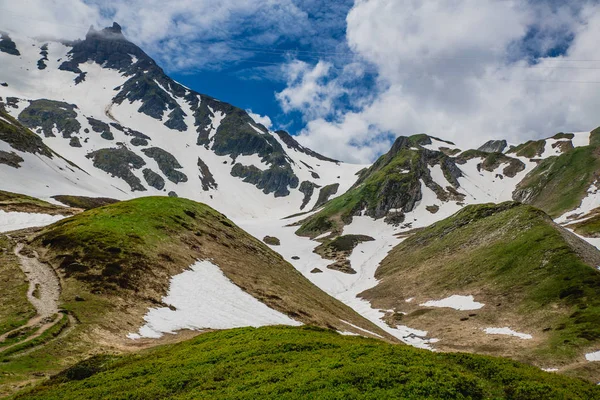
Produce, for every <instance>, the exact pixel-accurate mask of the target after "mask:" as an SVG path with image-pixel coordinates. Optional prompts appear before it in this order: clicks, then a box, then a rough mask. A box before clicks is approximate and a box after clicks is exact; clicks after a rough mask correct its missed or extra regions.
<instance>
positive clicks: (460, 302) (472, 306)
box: [419, 294, 485, 311]
mask: <svg viewBox="0 0 600 400" xmlns="http://www.w3.org/2000/svg"><path fill="white" fill-rule="evenodd" d="M419 305H420V306H423V307H440V308H454V309H455V310H461V311H465V310H479V309H480V308H481V307H483V306H484V305H485V304H483V303H478V302H476V301H475V299H474V298H473V296H460V295H456V294H455V295H452V296H450V297H446V298H445V299H441V300H429V301H427V302H425V303H423V304H419Z"/></svg>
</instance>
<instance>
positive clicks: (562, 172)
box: [513, 146, 600, 217]
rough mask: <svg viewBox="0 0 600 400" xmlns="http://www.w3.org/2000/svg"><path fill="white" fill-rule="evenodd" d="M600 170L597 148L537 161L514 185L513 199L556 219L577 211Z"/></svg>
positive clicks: (599, 157) (599, 149)
mask: <svg viewBox="0 0 600 400" xmlns="http://www.w3.org/2000/svg"><path fill="white" fill-rule="evenodd" d="M599 171H600V148H598V147H596V146H585V147H577V148H575V149H573V150H570V151H567V152H565V153H563V154H561V155H560V156H557V157H549V158H547V159H545V160H543V161H541V162H540V164H539V165H538V166H537V167H536V168H535V169H533V170H532V171H531V172H530V173H529V174H527V176H526V177H525V178H524V179H523V180H522V181H521V182H520V183H519V184H518V185H517V188H516V190H515V192H514V193H513V199H515V200H518V201H522V202H526V203H528V204H532V205H534V206H536V207H538V208H541V209H542V210H544V211H546V212H547V213H548V214H550V215H551V216H552V217H558V216H560V215H562V214H563V213H565V212H566V211H569V210H572V209H574V208H577V207H578V206H579V204H580V203H581V199H582V198H583V197H585V195H586V193H587V190H588V188H589V187H590V185H591V184H592V183H593V182H594V180H595V179H596V175H597V174H598V172H599Z"/></svg>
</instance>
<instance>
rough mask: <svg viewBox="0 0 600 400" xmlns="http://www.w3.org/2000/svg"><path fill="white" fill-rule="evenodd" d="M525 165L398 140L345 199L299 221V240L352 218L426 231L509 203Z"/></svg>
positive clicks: (422, 138) (423, 140) (424, 139)
mask: <svg viewBox="0 0 600 400" xmlns="http://www.w3.org/2000/svg"><path fill="white" fill-rule="evenodd" d="M455 150H456V151H455ZM528 165H530V164H525V162H523V161H522V160H520V159H519V158H513V157H509V156H506V155H504V154H501V153H487V152H484V151H478V150H468V151H464V152H461V151H460V150H458V149H456V147H455V146H454V145H453V144H451V143H449V142H443V141H441V140H440V139H437V138H434V137H430V136H427V135H422V134H421V135H414V136H411V137H402V136H401V137H399V138H397V139H396V141H395V142H394V144H393V146H392V148H391V149H390V151H389V152H388V153H386V154H384V155H383V156H381V157H380V158H379V159H378V160H377V161H376V162H375V163H374V164H373V165H372V166H371V167H370V168H369V169H367V170H364V171H362V172H361V173H360V176H359V179H358V180H357V182H356V183H355V184H354V185H353V186H352V187H351V188H350V189H349V190H348V191H347V192H346V193H344V194H343V195H341V196H339V197H337V198H335V199H334V200H331V201H330V202H328V203H327V204H325V206H324V207H323V209H322V210H320V211H319V212H318V213H317V214H315V215H312V216H310V217H309V218H307V219H306V220H305V221H303V223H302V226H301V227H300V229H299V230H298V234H300V235H306V236H311V237H314V236H318V235H319V234H322V233H324V232H327V231H333V232H334V233H339V232H340V231H341V228H342V227H343V225H345V224H349V223H351V222H352V219H353V217H354V216H357V215H366V216H369V217H373V218H375V219H380V218H384V219H385V221H386V222H388V223H390V224H393V225H401V226H403V227H404V228H405V229H407V228H411V227H413V225H417V226H425V225H427V224H429V223H431V222H433V221H431V219H432V218H428V217H427V214H437V216H436V217H433V220H439V219H442V218H444V217H445V216H448V215H450V214H452V213H453V212H455V211H456V210H458V209H459V208H460V207H462V206H464V205H465V204H473V203H481V202H486V201H502V200H508V199H509V198H510V197H509V196H510V193H512V189H514V186H515V185H516V184H517V182H519V180H520V179H521V178H522V177H523V176H524V174H525V173H526V172H527V170H528ZM529 168H531V167H529ZM421 205H424V206H425V207H426V208H427V213H426V214H425V216H424V215H423V214H420V213H419V212H418V211H417V209H418V208H419V206H421ZM410 217H413V218H410ZM420 220H423V221H420ZM427 221H428V222H427ZM423 222H426V223H425V225H422V223H423ZM364 233H365V234H368V232H364Z"/></svg>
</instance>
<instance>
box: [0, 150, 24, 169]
mask: <svg viewBox="0 0 600 400" xmlns="http://www.w3.org/2000/svg"><path fill="white" fill-rule="evenodd" d="M23 161H25V160H24V159H23V158H22V157H21V156H19V155H18V154H17V153H15V152H10V153H9V152H7V151H3V150H0V164H4V165H8V166H9V167H13V168H20V167H21V163H22V162H23Z"/></svg>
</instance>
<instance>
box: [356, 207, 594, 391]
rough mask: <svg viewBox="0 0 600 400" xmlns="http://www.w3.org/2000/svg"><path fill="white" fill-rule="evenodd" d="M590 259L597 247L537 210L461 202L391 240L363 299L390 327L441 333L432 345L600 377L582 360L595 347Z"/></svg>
mask: <svg viewBox="0 0 600 400" xmlns="http://www.w3.org/2000/svg"><path fill="white" fill-rule="evenodd" d="M597 265H600V251H598V250H597V249H596V248H594V247H592V246H590V245H589V244H587V243H585V242H584V241H582V240H581V239H579V238H577V237H576V236H575V235H572V234H571V233H569V232H567V231H565V230H564V229H562V228H560V227H559V226H558V225H556V224H554V223H553V222H552V220H551V219H550V218H549V217H548V216H547V215H546V214H544V213H543V212H542V211H540V210H537V209H535V208H533V207H530V206H527V205H519V204H518V203H511V202H507V203H502V204H499V205H492V204H486V205H476V206H468V207H466V208H464V209H463V210H461V211H460V212H458V213H457V214H455V215H453V216H452V217H450V218H447V219H445V220H443V221H440V222H438V223H435V224H433V225H432V226H430V227H428V228H426V229H423V230H421V231H419V232H416V233H414V234H413V235H412V236H410V237H408V238H406V239H405V240H404V241H403V242H402V243H401V244H399V245H398V246H396V247H395V248H394V249H393V250H392V251H391V252H390V253H389V254H388V256H387V257H386V258H385V259H384V260H383V261H382V263H381V265H380V267H379V268H378V269H377V272H376V274H375V278H376V279H377V280H378V284H377V285H376V286H375V287H373V288H371V289H369V290H367V291H365V292H363V293H362V294H361V296H362V297H364V298H365V299H367V300H369V301H371V303H372V304H373V306H375V307H377V308H382V309H389V310H392V311H390V313H389V314H388V315H387V318H388V321H389V322H390V323H392V324H396V323H402V324H409V325H410V326H413V327H416V328H419V329H425V330H428V331H429V332H430V333H431V334H432V335H434V336H435V337H437V338H439V339H440V341H439V342H438V343H436V348H439V349H442V350H454V351H456V350H461V351H464V350H468V351H475V352H479V353H487V354H494V355H505V356H511V357H514V358H517V359H519V360H522V361H527V362H531V363H535V364H536V365H539V366H542V367H552V368H561V369H562V370H563V371H565V372H568V373H575V371H569V370H578V369H579V371H577V373H579V374H583V375H587V376H588V377H593V378H595V379H596V380H597V379H598V378H600V370H599V369H598V368H599V367H598V366H590V365H587V364H588V363H586V361H585V359H586V358H585V357H584V356H585V353H591V352H595V351H597V350H598V349H599V348H600V322H599V321H600V318H599V315H600V314H599V313H600V296H599V295H600V292H599V290H600V272H598V270H597V269H596V266H597ZM453 296H454V297H453ZM461 296H462V297H461ZM468 296H472V297H468ZM473 297H474V298H473ZM439 299H445V300H444V301H439ZM439 307H443V308H439ZM452 308H454V309H456V310H457V311H452ZM509 328H510V329H509ZM486 330H487V331H486ZM492 333H498V334H505V335H513V336H516V337H517V338H510V337H506V336H505V337H504V338H502V339H499V337H498V336H493V335H491V334H492Z"/></svg>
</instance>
